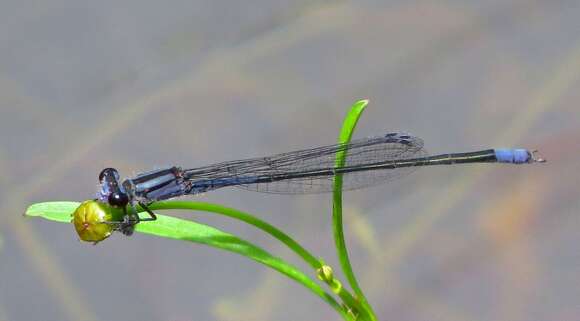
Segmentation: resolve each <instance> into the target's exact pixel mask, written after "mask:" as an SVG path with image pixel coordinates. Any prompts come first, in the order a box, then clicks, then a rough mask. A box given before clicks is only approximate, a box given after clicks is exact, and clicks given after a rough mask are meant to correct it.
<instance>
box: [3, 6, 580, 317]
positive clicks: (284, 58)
mask: <svg viewBox="0 0 580 321" xmlns="http://www.w3.org/2000/svg"><path fill="white" fill-rule="evenodd" d="M578 17H580V4H579V3H578V2H577V1H549V2H548V1H472V2H469V3H468V2H464V1H452V0H449V1H358V2H356V3H351V2H344V1H253V2H242V1H239V2H235V1H179V0H170V1H163V2H158V1H131V0H123V1H73V0H56V1H15V0H3V1H2V2H1V3H0V110H1V117H0V208H1V211H0V240H1V242H0V321H12V320H47V321H50V320H75V321H81V320H86V321H98V320H127V321H130V320H168V321H169V320H170V321H188V320H224V321H230V320H231V321H234V320H339V319H340V317H339V316H338V315H337V314H336V312H335V311H334V310H332V309H331V308H330V307H329V306H328V305H326V304H325V303H324V302H323V301H321V300H320V299H318V298H317V297H315V296H313V295H312V294H311V293H310V292H308V291H307V290H306V289H304V288H302V287H301V286H300V285H298V284H296V283H294V282H293V281H291V280H289V279H288V278H286V277H284V276H282V275H279V274H278V273H275V272H272V271H270V270H268V269H267V268H266V267H264V266H262V265H259V264H257V263H255V262H253V261H250V260H248V259H247V258H245V257H242V256H238V255H235V254H232V253H228V252H223V251H218V250H216V249H213V248H209V247H205V246H200V245H194V244H191V243H185V242H176V241H171V240H167V239H160V238H155V237H152V236H146V235H134V236H133V237H131V238H127V237H124V236H123V235H114V236H112V237H111V238H109V239H108V240H106V241H105V242H102V243H100V244H98V245H96V246H93V245H90V244H88V243H81V242H79V241H78V239H77V236H76V233H75V231H74V229H73V227H72V225H65V224H57V223H54V222H49V221H45V220H41V219H27V218H24V217H22V213H23V212H24V210H25V209H26V207H27V206H28V205H30V204H32V203H36V202H42V201H51V200H78V201H81V200H85V199H89V198H93V197H94V195H95V192H96V190H97V175H98V173H99V171H100V170H101V169H102V168H104V167H116V168H117V169H119V171H120V172H121V173H122V175H125V176H131V175H134V174H135V173H138V172H140V171H144V170H148V169H152V168H159V167H162V166H166V165H182V166H185V167H194V166H201V165H206V164H209V163H214V162H220V161H225V160H232V159H239V158H245V157H253V156H266V155H268V154H273V153H279V152H285V151H289V150H294V149H300V148H307V147H314V146H317V145H325V144H332V143H334V142H335V141H336V139H337V136H338V132H339V129H340V126H341V121H342V118H343V116H344V115H345V113H346V111H347V110H348V108H349V107H350V106H351V104H352V103H353V102H354V101H356V100H358V99H362V98H368V99H370V101H371V103H370V105H369V107H368V108H367V110H366V112H365V114H364V115H363V117H362V119H361V121H360V122H359V126H358V129H357V132H356V133H355V137H364V136H369V135H376V134H381V133H385V132H388V131H405V132H409V133H412V134H414V135H416V136H419V137H422V138H423V139H424V140H425V143H426V148H427V150H428V151H429V152H431V153H444V152H460V151H471V150H477V149H483V148H489V147H522V148H530V149H534V148H537V149H539V150H540V151H541V155H543V156H544V157H545V158H547V159H548V160H549V162H548V163H546V164H537V165H531V166H507V165H506V166H500V165H474V166H447V167H438V168H426V169H422V170H420V171H417V172H416V173H415V174H413V175H411V176H407V177H405V178H403V179H400V180H397V181H393V182H391V183H389V184H386V185H382V186H379V187H376V188H372V189H366V190H362V191H353V192H349V193H347V194H346V195H345V200H344V202H345V207H346V208H345V218H344V220H345V229H346V230H345V232H346V234H347V244H348V247H349V250H350V254H351V258H352V261H353V265H354V269H355V271H356V272H357V275H358V276H359V281H360V283H361V286H362V288H363V289H364V290H365V293H366V294H367V296H368V298H369V300H370V302H371V304H372V305H373V306H374V308H375V310H376V312H377V314H378V316H379V318H380V319H381V320H418V321H424V320H429V321H438V320H446V321H459V320H462V321H463V320H475V321H477V320H504V321H519V320H522V321H523V320H533V321H538V320H580V250H579V249H578V244H580V232H579V231H580V216H579V209H580V198H579V191H580V188H579V183H578V182H579V181H580V157H579V156H580V149H579V147H580V144H579V143H578V142H579V141H580V109H579V108H580V107H579V106H578V101H579V100H580V91H579V90H577V88H578V86H580V22H579V20H578ZM194 199H198V200H202V201H208V202H216V203H220V204H223V205H226V206H230V207H235V208H238V209H241V210H244V211H248V212H251V213H255V214H256V215H258V216H259V217H261V218H263V219H265V220H266V221H268V222H271V223H272V224H274V225H276V226H278V227H280V228H281V229H283V230H284V231H286V232H288V233H289V234H290V235H292V236H294V237H295V238H296V239H297V240H299V241H300V242H301V243H302V244H303V245H304V246H305V247H306V248H307V249H309V250H310V251H312V252H313V253H314V254H315V255H317V256H320V257H323V258H324V259H325V260H326V262H327V263H328V264H330V265H332V266H333V267H335V270H339V268H338V266H339V265H338V262H337V260H336V255H335V250H334V246H333V241H332V231H331V223H330V217H331V200H330V195H314V196H284V195H268V194H260V193H252V192H248V191H244V190H238V189H227V190H221V191H215V192H212V193H208V194H206V195H201V196H198V197H195V198H194ZM170 214H172V215H177V216H180V217H184V218H188V219H192V220H196V221H199V222H203V223H206V224H210V225H213V226H217V227H219V228H221V229H223V230H225V231H228V232H231V233H234V234H236V235H238V236H241V237H243V238H245V239H247V240H250V241H251V242H254V243H256V244H259V245H260V246H262V247H264V248H265V249H267V250H268V251H270V252H272V253H275V254H277V255H279V256H281V257H283V258H285V259H287V260H288V261H290V262H292V263H294V264H296V265H297V266H299V267H301V268H303V270H304V271H306V272H307V273H308V274H309V275H314V273H313V272H312V271H310V270H309V269H308V267H307V266H306V265H305V264H303V263H302V262H301V261H300V260H299V259H298V258H296V256H295V255H294V254H293V253H290V252H289V251H288V250H287V249H286V248H284V247H283V246H281V245H280V244H278V242H276V241H274V240H273V239H272V238H270V237H268V236H266V235H264V233H262V232H260V231H258V230H256V229H255V228H252V227H250V226H247V225H244V224H242V223H238V222H233V221H231V220H228V219H226V218H223V217H216V216H214V215H211V214H207V213H193V212H175V213H170ZM339 277H341V278H342V279H343V280H344V278H343V276H342V275H341V274H339Z"/></svg>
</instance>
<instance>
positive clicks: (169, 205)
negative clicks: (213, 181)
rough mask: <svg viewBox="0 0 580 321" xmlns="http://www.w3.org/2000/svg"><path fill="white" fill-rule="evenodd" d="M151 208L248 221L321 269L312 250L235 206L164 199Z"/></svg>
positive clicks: (312, 265) (313, 266)
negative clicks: (205, 213) (202, 213)
mask: <svg viewBox="0 0 580 321" xmlns="http://www.w3.org/2000/svg"><path fill="white" fill-rule="evenodd" d="M149 208H150V209H152V210H172V209H181V210H194V211H203V212H211V213H216V214H221V215H224V216H227V217H231V218H235V219H237V220H240V221H243V222H246V223H248V224H250V225H253V226H255V227H257V228H259V229H260V230H262V231H264V232H266V233H268V234H270V235H272V236H273V237H274V238H276V239H278V240H280V241H281V242H282V243H284V244H286V246H288V247H289V248H290V249H291V250H292V251H294V252H295V253H296V254H298V256H300V257H301V258H302V259H304V261H306V263H308V264H309V265H310V266H311V267H312V268H314V269H315V270H316V269H319V268H320V267H321V264H320V261H319V260H318V259H317V258H316V257H314V256H313V255H312V254H310V252H308V251H307V250H306V249H305V248H304V247H302V246H301V245H300V244H298V242H296V241H294V239H292V238H291V237H290V236H288V235H287V234H286V233H284V232H282V231H281V230H279V229H278V228H276V227H275V226H273V225H271V224H269V223H267V222H265V221H262V220H261V219H259V218H257V217H255V216H253V215H251V214H249V213H246V212H242V211H239V210H236V209H234V208H230V207H225V206H221V205H217V204H212V203H205V202H191V201H162V202H155V203H153V204H151V205H149Z"/></svg>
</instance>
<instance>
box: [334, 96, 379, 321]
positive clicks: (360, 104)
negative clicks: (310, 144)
mask: <svg viewBox="0 0 580 321" xmlns="http://www.w3.org/2000/svg"><path fill="white" fill-rule="evenodd" d="M367 104H368V100H360V101H357V102H356V103H355V104H354V105H353V107H352V108H351V110H350V111H349V113H348V114H347V116H346V117H345V119H344V122H343V126H342V130H341V132H340V137H339V141H338V142H339V143H341V144H346V143H348V142H350V139H351V137H352V133H353V131H354V129H355V127H356V124H357V122H358V120H359V117H360V115H361V114H362V112H363V111H364V109H365V107H366V106H367ZM347 152H348V151H341V152H339V153H337V155H336V160H335V167H343V166H344V165H345V162H346V155H347ZM332 202H333V207H332V227H333V234H334V243H335V245H336V250H337V255H338V259H339V261H340V266H341V267H342V270H343V272H344V275H345V276H346V279H347V280H348V283H349V284H350V286H351V287H352V289H353V291H354V292H355V293H356V295H357V298H358V299H359V301H360V302H361V304H362V305H363V307H364V308H365V309H364V312H366V314H367V315H368V318H369V320H373V321H374V320H376V316H375V313H374V312H373V310H372V307H371V306H370V304H369V303H368V301H367V299H366V297H365V295H364V293H363V292H362V290H361V288H360V286H359V284H358V281H357V279H356V277H355V275H354V272H353V270H352V265H351V264H350V259H349V257H348V250H347V248H346V243H345V240H344V230H343V224H342V175H341V174H337V175H335V177H334V192H333V195H332ZM361 312H363V311H361Z"/></svg>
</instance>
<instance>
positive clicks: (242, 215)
mask: <svg viewBox="0 0 580 321" xmlns="http://www.w3.org/2000/svg"><path fill="white" fill-rule="evenodd" d="M149 208H150V209H151V210H194V211H202V212H210V213H215V214H220V215H224V216H227V217H231V218H234V219H237V220H240V221H243V222H245V223H248V224H250V225H253V226H255V227H257V228H259V229H260V230H262V231H264V232H266V233H268V234H270V235H272V236H273V237H274V238H276V239H278V240H279V241H281V242H282V243H284V244H285V245H286V246H288V248H290V249H291V250H292V251H293V252H295V253H296V254H297V255H298V256H300V257H301V258H302V259H304V261H306V262H307V263H308V264H309V265H310V266H311V267H312V268H313V269H314V270H318V269H320V268H321V267H322V263H321V262H320V260H319V259H317V258H316V257H314V256H313V255H312V254H311V253H310V252H308V251H307V250H306V249H305V248H304V247H302V246H301V245H300V244H298V242H296V241H295V240H294V239H292V238H291V237H290V236H288V235H287V234H286V233H284V232H282V231H281V230H279V229H278V228H276V227H275V226H273V225H271V224H269V223H267V222H265V221H262V220H261V219H259V218H257V217H255V216H253V215H251V214H249V213H246V212H243V211H239V210H236V209H233V208H229V207H225V206H221V205H217V204H212V203H205V202H192V201H161V202H155V203H153V204H151V205H149ZM138 210H140V211H141V210H142V209H141V208H138ZM334 282H335V283H334V285H336V284H341V283H340V281H338V280H336V279H335V280H334ZM326 283H327V284H328V285H329V286H330V288H331V289H332V291H333V292H334V293H335V294H336V295H338V297H340V299H341V300H342V301H343V303H344V304H345V305H346V307H347V310H356V311H361V310H362V309H363V308H364V307H363V306H361V303H360V302H359V301H358V300H356V298H355V297H354V296H353V295H352V294H351V293H350V292H349V291H348V290H347V289H345V288H344V287H342V286H333V285H332V284H330V283H328V282H326ZM317 294H319V295H321V294H320V293H317ZM324 299H325V300H327V298H324ZM342 312H345V313H346V311H344V310H343V311H342ZM349 316H350V315H349ZM343 317H344V315H343Z"/></svg>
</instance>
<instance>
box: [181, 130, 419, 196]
mask: <svg viewBox="0 0 580 321" xmlns="http://www.w3.org/2000/svg"><path fill="white" fill-rule="evenodd" d="M341 151H346V152H347V156H346V163H345V166H348V167H358V166H365V165H369V164H376V163H384V162H388V161H392V160H403V159H408V158H417V157H422V156H425V155H426V153H425V151H424V150H423V141H422V140H421V139H419V138H417V137H413V136H410V135H407V134H401V133H389V134H386V135H383V136H377V137H371V138H365V139H358V140H353V141H351V142H350V143H349V144H335V145H329V146H322V147H318V148H312V149H305V150H298V151H293V152H289V153H283V154H278V155H274V156H270V157H261V158H252V159H245V160H239V161H231V162H224V163H219V164H214V165H210V166H206V167H200V168H196V169H189V170H185V171H184V178H185V179H187V180H192V181H203V182H209V183H210V184H211V185H212V187H213V188H216V187H221V186H219V185H220V184H222V185H223V186H231V185H235V186H238V187H240V188H244V189H248V190H252V191H257V192H264V193H280V194H313V193H325V192H331V191H332V189H333V182H334V178H333V177H334V176H333V175H329V174H328V173H325V174H323V175H316V174H315V172H317V171H321V172H323V171H324V170H332V169H334V168H335V158H336V154H337V153H338V152H341ZM414 170H416V167H405V168H395V169H378V170H368V171H355V172H350V173H345V174H343V189H345V190H353V189H359V188H365V187H369V186H374V185H378V184H381V183H384V182H386V181H389V180H392V179H395V178H398V177H401V176H404V175H406V174H408V173H410V172H412V171H414ZM304 172H310V173H313V175H310V176H307V177H299V178H291V177H292V176H293V174H296V173H304ZM268 177H278V178H281V179H276V180H275V181H270V182H260V183H252V182H253V181H254V180H255V179H258V178H259V179H260V180H261V181H264V180H267V178H268ZM284 177H290V178H288V179H284Z"/></svg>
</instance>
